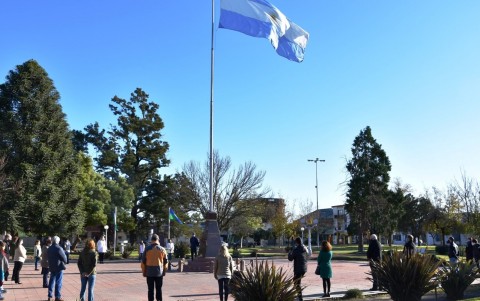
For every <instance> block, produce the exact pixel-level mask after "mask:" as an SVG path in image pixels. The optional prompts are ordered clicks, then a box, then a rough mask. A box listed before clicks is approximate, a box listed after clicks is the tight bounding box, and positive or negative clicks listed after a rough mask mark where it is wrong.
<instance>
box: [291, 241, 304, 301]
mask: <svg viewBox="0 0 480 301" xmlns="http://www.w3.org/2000/svg"><path fill="white" fill-rule="evenodd" d="M288 260H290V261H293V280H294V281H295V285H296V286H297V289H298V300H300V301H302V300H303V297H302V289H301V284H302V283H301V282H302V278H303V276H304V275H305V273H306V272H307V260H308V250H307V248H306V247H305V246H304V245H303V243H302V239H301V238H300V237H297V238H295V247H294V248H293V249H292V250H291V251H290V252H289V253H288Z"/></svg>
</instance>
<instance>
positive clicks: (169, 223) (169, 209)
mask: <svg viewBox="0 0 480 301" xmlns="http://www.w3.org/2000/svg"><path fill="white" fill-rule="evenodd" d="M168 239H170V207H168Z"/></svg>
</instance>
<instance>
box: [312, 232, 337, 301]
mask: <svg viewBox="0 0 480 301" xmlns="http://www.w3.org/2000/svg"><path fill="white" fill-rule="evenodd" d="M332 255H333V253H332V245H331V244H330V243H329V242H328V241H326V240H324V241H322V247H321V249H320V252H319V253H318V258H317V263H318V266H317V269H316V270H315V274H317V275H320V277H321V278H322V282H323V296H322V297H330V286H331V283H330V278H332Z"/></svg>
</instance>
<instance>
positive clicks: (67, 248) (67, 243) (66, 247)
mask: <svg viewBox="0 0 480 301" xmlns="http://www.w3.org/2000/svg"><path fill="white" fill-rule="evenodd" d="M71 248H72V244H71V243H70V241H69V240H68V238H67V239H66V240H65V243H64V244H63V249H64V250H65V256H67V264H69V263H70V249H71Z"/></svg>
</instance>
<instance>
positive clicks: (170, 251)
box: [166, 238, 175, 271]
mask: <svg viewBox="0 0 480 301" xmlns="http://www.w3.org/2000/svg"><path fill="white" fill-rule="evenodd" d="M166 249H167V255H168V270H169V271H171V270H172V259H173V253H174V252H175V245H174V243H173V241H172V240H171V239H170V238H169V239H168V242H167V248H166Z"/></svg>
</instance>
